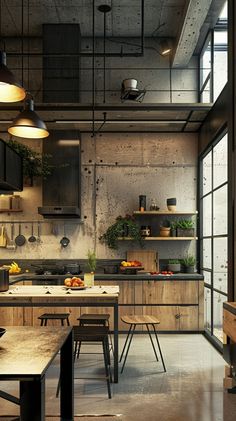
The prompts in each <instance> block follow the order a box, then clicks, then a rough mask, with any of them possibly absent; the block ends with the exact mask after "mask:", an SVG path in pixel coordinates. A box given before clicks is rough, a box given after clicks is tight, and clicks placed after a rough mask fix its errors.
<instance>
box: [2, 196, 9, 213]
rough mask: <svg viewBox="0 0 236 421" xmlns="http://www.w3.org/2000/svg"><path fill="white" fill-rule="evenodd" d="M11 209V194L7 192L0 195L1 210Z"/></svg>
mask: <svg viewBox="0 0 236 421" xmlns="http://www.w3.org/2000/svg"><path fill="white" fill-rule="evenodd" d="M9 209H10V196H6V195H5V194H1V195H0V210H9Z"/></svg>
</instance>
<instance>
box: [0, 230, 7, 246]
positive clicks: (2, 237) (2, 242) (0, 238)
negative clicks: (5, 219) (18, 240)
mask: <svg viewBox="0 0 236 421" xmlns="http://www.w3.org/2000/svg"><path fill="white" fill-rule="evenodd" d="M6 245H7V237H6V232H5V227H4V226H3V225H2V226H1V230H0V247H6Z"/></svg>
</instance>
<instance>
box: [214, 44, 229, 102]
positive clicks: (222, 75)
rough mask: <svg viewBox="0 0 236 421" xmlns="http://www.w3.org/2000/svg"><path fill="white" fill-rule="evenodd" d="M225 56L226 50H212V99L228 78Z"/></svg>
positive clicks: (216, 95)
mask: <svg viewBox="0 0 236 421" xmlns="http://www.w3.org/2000/svg"><path fill="white" fill-rule="evenodd" d="M227 57H228V55H227V51H215V52H214V101H216V99H217V98H218V96H219V95H220V93H221V91H222V90H223V88H224V86H225V84H226V83H227V80H228V69H227V64H228V58H227Z"/></svg>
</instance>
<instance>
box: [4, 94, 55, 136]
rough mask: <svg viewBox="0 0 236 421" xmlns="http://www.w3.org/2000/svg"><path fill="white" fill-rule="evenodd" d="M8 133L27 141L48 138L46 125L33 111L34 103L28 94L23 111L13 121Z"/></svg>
mask: <svg viewBox="0 0 236 421" xmlns="http://www.w3.org/2000/svg"><path fill="white" fill-rule="evenodd" d="M8 133H10V134H11V135H13V136H18V137H25V138H29V139H42V138H44V137H47V136H49V132H48V130H47V127H46V124H45V123H44V122H43V120H41V118H40V117H39V116H38V115H37V114H36V112H35V111H34V101H33V98H32V97H31V96H29V94H28V95H27V98H26V100H25V105H24V110H23V111H22V112H20V114H18V116H17V117H16V118H15V119H14V120H13V122H12V124H11V126H10V127H9V128H8Z"/></svg>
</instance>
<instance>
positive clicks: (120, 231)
mask: <svg viewBox="0 0 236 421" xmlns="http://www.w3.org/2000/svg"><path fill="white" fill-rule="evenodd" d="M125 237H128V238H130V239H132V240H135V241H138V242H139V244H140V246H143V240H142V236H141V234H140V227H139V225H138V224H137V223H136V222H135V219H134V217H133V216H132V215H128V214H126V215H125V216H124V217H123V216H118V217H117V218H116V222H115V223H114V224H112V225H111V226H110V227H108V228H107V230H106V232H105V233H104V234H103V235H102V236H101V237H100V240H101V241H104V242H105V243H106V244H107V245H108V247H109V248H111V249H117V248H118V241H119V239H120V238H125Z"/></svg>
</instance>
